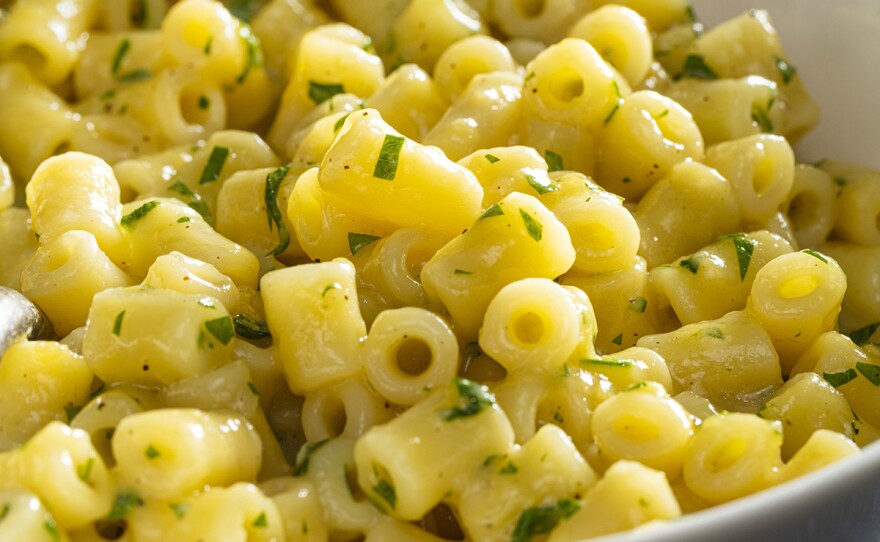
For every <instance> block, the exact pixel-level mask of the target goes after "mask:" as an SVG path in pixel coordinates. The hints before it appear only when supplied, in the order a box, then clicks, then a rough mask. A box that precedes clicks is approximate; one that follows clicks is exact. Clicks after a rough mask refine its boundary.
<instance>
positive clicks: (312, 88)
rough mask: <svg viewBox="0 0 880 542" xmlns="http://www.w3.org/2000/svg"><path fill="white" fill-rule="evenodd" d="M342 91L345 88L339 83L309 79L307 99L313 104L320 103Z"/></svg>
mask: <svg viewBox="0 0 880 542" xmlns="http://www.w3.org/2000/svg"><path fill="white" fill-rule="evenodd" d="M344 92H345V88H344V87H343V86H342V84H340V83H318V82H317V81H309V99H310V100H312V101H313V102H315V105H321V104H322V103H324V102H326V101H327V100H329V99H330V98H332V97H333V96H336V95H337V94H342V93H344Z"/></svg>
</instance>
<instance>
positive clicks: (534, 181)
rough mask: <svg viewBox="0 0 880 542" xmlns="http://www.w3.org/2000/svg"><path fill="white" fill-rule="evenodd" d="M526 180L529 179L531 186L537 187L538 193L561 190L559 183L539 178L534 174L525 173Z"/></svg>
mask: <svg viewBox="0 0 880 542" xmlns="http://www.w3.org/2000/svg"><path fill="white" fill-rule="evenodd" d="M525 176H526V181H528V183H529V186H531V187H532V188H534V189H535V192H537V193H538V195H543V194H546V193H548V192H555V191H557V190H559V185H558V184H555V183H552V182H550V179H538V178H536V177H535V176H534V175H531V174H529V173H525Z"/></svg>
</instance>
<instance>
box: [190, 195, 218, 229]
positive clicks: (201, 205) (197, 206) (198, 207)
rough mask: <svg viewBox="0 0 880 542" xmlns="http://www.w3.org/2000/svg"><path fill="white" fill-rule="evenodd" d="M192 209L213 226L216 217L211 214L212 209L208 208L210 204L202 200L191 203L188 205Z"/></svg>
mask: <svg viewBox="0 0 880 542" xmlns="http://www.w3.org/2000/svg"><path fill="white" fill-rule="evenodd" d="M186 205H187V206H188V207H189V208H190V209H192V210H193V211H195V212H197V213H199V214H200V215H201V216H202V219H204V221H205V222H207V223H208V224H212V223H213V222H214V215H213V214H211V209H210V208H209V207H208V204H207V203H205V202H204V201H202V200H197V201H191V202H189V203H187V204H186Z"/></svg>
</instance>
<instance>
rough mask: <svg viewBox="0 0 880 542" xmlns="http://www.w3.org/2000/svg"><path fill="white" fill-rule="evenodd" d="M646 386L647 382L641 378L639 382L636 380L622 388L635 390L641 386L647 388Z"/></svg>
mask: <svg viewBox="0 0 880 542" xmlns="http://www.w3.org/2000/svg"><path fill="white" fill-rule="evenodd" d="M647 387H648V383H647V382H645V381H644V380H643V381H641V382H636V383H635V384H630V385H629V386H627V387H626V388H624V389H623V391H635V390H640V389H642V388H647Z"/></svg>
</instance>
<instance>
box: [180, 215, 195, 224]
mask: <svg viewBox="0 0 880 542" xmlns="http://www.w3.org/2000/svg"><path fill="white" fill-rule="evenodd" d="M190 220H192V219H191V218H190V217H188V216H182V217H180V218H178V219H177V223H178V224H183V223H185V222H189V221H190Z"/></svg>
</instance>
